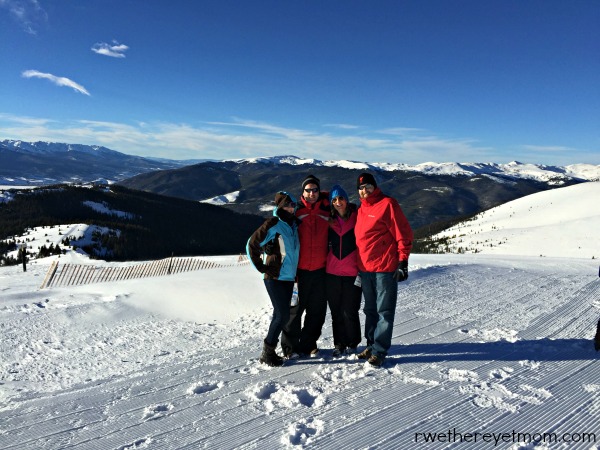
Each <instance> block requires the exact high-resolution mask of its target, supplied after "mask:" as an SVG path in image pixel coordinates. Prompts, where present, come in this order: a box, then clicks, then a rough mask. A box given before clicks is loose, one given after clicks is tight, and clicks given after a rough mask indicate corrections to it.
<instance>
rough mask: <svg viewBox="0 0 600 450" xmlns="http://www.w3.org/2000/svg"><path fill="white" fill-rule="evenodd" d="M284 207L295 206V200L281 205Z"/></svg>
mask: <svg viewBox="0 0 600 450" xmlns="http://www.w3.org/2000/svg"><path fill="white" fill-rule="evenodd" d="M283 207H284V208H295V207H296V202H288V203H286V204H285V205H283Z"/></svg>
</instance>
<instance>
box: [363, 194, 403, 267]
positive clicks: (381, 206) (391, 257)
mask: <svg viewBox="0 0 600 450" xmlns="http://www.w3.org/2000/svg"><path fill="white" fill-rule="evenodd" d="M360 201H361V207H360V208H359V209H358V217H357V220H356V227H355V229H354V233H355V234H356V246H357V247H358V270H360V271H361V272H394V271H395V270H396V269H397V268H398V262H399V261H402V260H408V256H409V255H410V250H411V249H412V241H413V232H412V229H411V228H410V224H409V223H408V220H406V217H405V216H404V213H403V212H402V209H401V208H400V205H399V204H398V202H397V201H396V200H395V199H393V198H391V197H388V196H387V195H385V194H383V192H381V189H379V188H376V189H375V190H374V191H373V193H372V194H371V195H369V197H367V198H365V199H361V200H360Z"/></svg>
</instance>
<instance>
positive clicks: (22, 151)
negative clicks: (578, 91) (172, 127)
mask: <svg viewBox="0 0 600 450" xmlns="http://www.w3.org/2000/svg"><path fill="white" fill-rule="evenodd" d="M67 154H68V155H69V157H70V158H71V159H73V158H76V155H77V154H85V155H87V156H88V157H93V158H95V161H96V165H99V167H100V169H99V171H101V170H102V164H104V165H105V166H106V167H105V168H104V173H103V174H102V176H101V178H105V179H107V180H112V181H120V180H123V179H125V178H127V177H130V176H133V175H135V174H137V173H146V172H150V171H153V170H163V169H170V168H176V167H182V166H185V165H190V164H195V163H198V162H200V161H201V160H188V161H178V160H169V159H159V158H150V157H144V158H141V157H135V156H130V155H126V154H124V153H121V152H118V151H115V150H111V149H108V148H106V147H102V146H97V145H83V144H65V143H55V142H25V141H18V140H10V139H5V140H1V141H0V162H1V163H2V164H0V184H13V183H14V182H15V181H16V182H18V183H20V184H23V183H25V184H28V183H30V184H35V185H39V184H40V177H41V178H47V177H45V176H44V174H43V173H39V171H38V173H35V172H33V173H32V170H33V168H32V167H31V163H32V161H35V160H32V159H20V160H19V159H18V157H17V155H20V156H21V157H22V156H23V155H26V156H29V157H33V158H39V159H40V160H42V159H43V160H44V161H45V160H46V158H47V157H52V156H55V157H56V158H57V160H56V165H55V167H52V172H53V173H54V176H53V177H48V178H47V181H48V182H49V183H56V182H61V181H68V180H70V179H71V178H72V177H73V174H72V173H71V172H70V171H67V170H66V169H61V166H60V164H61V163H62V159H63V158H64V157H65V155H67ZM19 161H20V162H19ZM227 161H232V162H236V163H247V164H252V163H263V164H269V165H272V164H275V165H279V164H285V165H295V166H306V165H309V166H317V167H319V166H320V167H338V168H343V169H350V170H357V171H358V170H375V171H386V172H395V171H406V172H420V173H423V174H427V175H464V176H477V175H485V176H490V177H510V178H523V179H532V180H537V181H542V182H546V183H556V184H561V183H562V182H564V181H566V180H579V181H597V180H600V165H592V164H572V165H568V166H547V165H541V164H525V163H520V162H518V161H513V162H510V163H508V164H499V163H458V162H443V163H436V162H424V163H422V164H417V165H408V164H391V163H377V162H375V163H368V162H359V161H349V160H339V161H332V160H318V159H307V158H299V157H297V156H291V155H286V156H273V157H260V158H246V159H235V160H225V161H223V162H224V163H226V162H227ZM9 162H10V164H9ZM114 162H118V163H121V164H125V167H127V169H128V170H127V171H124V170H123V167H120V168H115V167H114V165H113V164H112V163H114ZM15 164H17V165H18V166H19V167H12V166H14V165H15ZM37 165H39V164H37ZM9 168H10V170H9ZM17 170H20V171H21V174H22V175H20V176H18V180H12V179H11V178H13V177H15V176H16V175H15V172H16V171H17ZM61 170H62V171H64V173H61ZM97 172H98V170H97ZM46 175H47V174H46ZM94 176H96V175H94ZM80 178H81V180H82V181H94V180H95V178H94V179H89V176H87V175H86V168H85V167H83V166H82V167H81V176H80Z"/></svg>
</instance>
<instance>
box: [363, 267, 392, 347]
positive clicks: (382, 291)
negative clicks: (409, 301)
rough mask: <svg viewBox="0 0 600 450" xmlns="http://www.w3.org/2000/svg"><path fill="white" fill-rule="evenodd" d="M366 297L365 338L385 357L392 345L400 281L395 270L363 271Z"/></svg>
mask: <svg viewBox="0 0 600 450" xmlns="http://www.w3.org/2000/svg"><path fill="white" fill-rule="evenodd" d="M360 276H361V283H362V291H363V295H364V297H365V306H364V309H363V311H364V313H365V338H366V339H367V347H369V348H370V349H371V351H372V353H373V354H374V355H377V356H381V357H385V356H387V353H388V351H389V349H390V347H391V346H392V332H393V331H394V316H395V314H396V301H397V299H398V283H397V282H396V280H394V272H361V273H360Z"/></svg>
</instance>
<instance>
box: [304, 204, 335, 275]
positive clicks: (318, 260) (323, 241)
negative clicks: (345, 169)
mask: <svg viewBox="0 0 600 450" xmlns="http://www.w3.org/2000/svg"><path fill="white" fill-rule="evenodd" d="M328 198H329V193H328V192H321V194H320V195H319V199H318V200H317V201H316V202H315V203H312V204H311V203H308V202H307V201H306V200H304V197H302V198H301V201H300V203H299V207H298V210H297V211H296V217H298V218H299V219H300V220H301V221H302V222H301V223H300V225H299V226H298V234H299V236H300V261H299V262H298V269H302V270H317V269H323V268H325V262H326V261H327V250H328V246H327V234H328V232H329V214H330V209H329V199H328Z"/></svg>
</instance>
